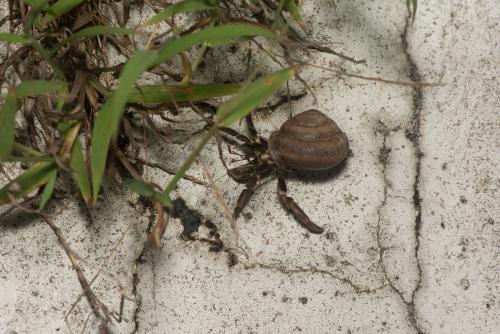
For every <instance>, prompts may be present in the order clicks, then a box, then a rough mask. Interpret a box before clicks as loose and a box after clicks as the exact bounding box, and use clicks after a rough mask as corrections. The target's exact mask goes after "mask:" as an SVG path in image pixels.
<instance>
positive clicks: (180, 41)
mask: <svg viewBox="0 0 500 334" xmlns="http://www.w3.org/2000/svg"><path fill="white" fill-rule="evenodd" d="M253 36H263V37H266V38H269V39H270V40H273V41H277V40H279V36H278V35H277V34H275V33H274V32H273V31H272V30H270V29H268V28H264V27H261V26H258V25H256V24H240V23H237V24H227V25H223V26H218V27H212V28H207V29H205V30H202V31H197V32H195V33H192V34H189V35H185V36H182V37H180V38H177V39H174V40H171V41H169V42H168V43H167V44H166V45H165V46H164V47H163V48H161V49H160V50H159V51H158V59H157V60H156V62H154V63H153V64H152V67H156V66H158V65H160V64H162V63H163V62H165V61H167V60H168V59H170V58H172V57H173V56H175V55H176V54H178V53H180V52H182V51H184V50H186V49H189V48H190V47H192V46H194V45H198V44H201V43H203V42H207V43H216V44H218V45H221V44H227V43H231V42H232V41H234V40H235V39H238V38H241V37H253Z"/></svg>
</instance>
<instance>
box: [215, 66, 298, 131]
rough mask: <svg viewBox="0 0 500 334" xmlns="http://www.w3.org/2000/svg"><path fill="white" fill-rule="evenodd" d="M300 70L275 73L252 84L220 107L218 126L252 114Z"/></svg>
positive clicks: (292, 69)
mask: <svg viewBox="0 0 500 334" xmlns="http://www.w3.org/2000/svg"><path fill="white" fill-rule="evenodd" d="M297 70H298V68H296V67H290V68H287V69H285V70H282V71H279V72H274V73H272V74H269V75H267V76H265V77H263V78H260V79H258V80H256V81H254V82H253V83H251V84H250V85H249V86H248V87H247V88H245V89H244V90H242V91H241V93H240V94H238V95H236V96H234V97H233V98H231V99H230V100H229V101H227V102H226V103H224V104H223V105H221V106H220V108H219V110H218V111H217V115H216V116H217V119H218V124H219V125H221V126H228V125H230V124H231V123H233V122H236V121H238V120H240V119H241V118H243V117H245V116H246V115H248V114H249V113H251V112H252V111H253V110H254V109H255V108H257V106H259V105H260V104H262V103H263V102H264V101H265V100H266V99H267V98H269V97H270V96H271V95H272V94H274V93H275V92H276V91H277V90H278V89H280V88H281V86H283V84H285V83H286V81H287V80H288V79H290V78H291V77H292V76H294V75H295V73H297Z"/></svg>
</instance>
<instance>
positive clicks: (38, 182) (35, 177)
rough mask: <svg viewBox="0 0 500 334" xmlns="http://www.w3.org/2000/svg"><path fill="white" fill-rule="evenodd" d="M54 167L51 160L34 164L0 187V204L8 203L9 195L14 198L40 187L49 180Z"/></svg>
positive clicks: (54, 164) (55, 166)
mask: <svg viewBox="0 0 500 334" xmlns="http://www.w3.org/2000/svg"><path fill="white" fill-rule="evenodd" d="M56 168H57V165H56V163H55V162H54V161H53V160H52V161H48V162H40V163H36V164H34V165H33V166H31V167H30V168H29V169H28V170H26V171H25V172H24V173H23V174H21V175H20V176H18V177H16V178H15V179H14V180H12V181H11V182H9V183H7V184H6V185H5V186H4V187H3V188H2V189H0V205H4V204H6V203H9V202H10V198H9V197H11V198H12V199H14V200H15V199H18V198H20V197H22V196H25V195H27V194H29V193H31V192H32V191H34V190H36V189H38V188H40V187H41V186H43V185H44V184H45V183H47V182H48V181H49V179H50V177H51V175H52V173H53V171H54V170H56ZM9 195H10V196H9Z"/></svg>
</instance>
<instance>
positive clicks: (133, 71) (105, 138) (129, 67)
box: [90, 50, 157, 204]
mask: <svg viewBox="0 0 500 334" xmlns="http://www.w3.org/2000/svg"><path fill="white" fill-rule="evenodd" d="M156 57H157V54H156V52H151V51H143V50H139V51H136V52H135V53H134V54H133V55H132V56H131V57H130V59H129V60H128V61H127V63H126V64H125V66H124V68H123V71H122V74H121V76H120V79H119V80H118V88H117V89H116V91H115V92H114V93H113V94H111V95H110V97H109V98H108V99H107V100H106V102H105V103H104V105H103V106H102V108H101V110H100V112H99V114H98V115H97V118H96V120H95V124H94V129H93V131H92V145H91V148H90V159H91V160H90V162H91V166H92V198H93V201H94V204H95V203H96V201H97V195H98V193H99V188H100V186H101V182H102V177H103V175H104V169H105V167H106V157H107V154H108V147H109V144H110V142H111V138H112V137H114V136H115V135H116V132H117V130H118V127H119V125H120V120H121V117H122V114H123V111H124V108H125V105H126V104H127V100H128V95H129V94H130V91H131V90H132V88H133V86H134V83H135V81H136V80H137V79H138V78H139V76H140V75H141V73H142V72H144V71H145V70H146V69H147V68H148V67H149V65H150V64H151V62H152V61H153V60H154V59H156Z"/></svg>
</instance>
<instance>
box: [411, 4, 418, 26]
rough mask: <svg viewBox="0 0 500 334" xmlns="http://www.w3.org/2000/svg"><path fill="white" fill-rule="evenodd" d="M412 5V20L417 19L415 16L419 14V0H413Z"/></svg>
mask: <svg viewBox="0 0 500 334" xmlns="http://www.w3.org/2000/svg"><path fill="white" fill-rule="evenodd" d="M411 6H412V7H413V8H412V9H413V10H412V14H411V15H412V20H413V21H414V20H415V16H416V15H417V0H411Z"/></svg>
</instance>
